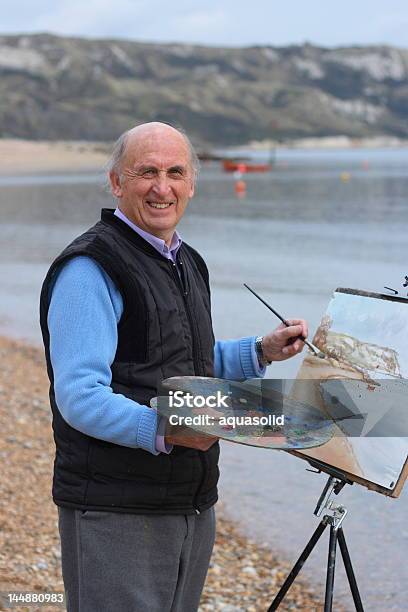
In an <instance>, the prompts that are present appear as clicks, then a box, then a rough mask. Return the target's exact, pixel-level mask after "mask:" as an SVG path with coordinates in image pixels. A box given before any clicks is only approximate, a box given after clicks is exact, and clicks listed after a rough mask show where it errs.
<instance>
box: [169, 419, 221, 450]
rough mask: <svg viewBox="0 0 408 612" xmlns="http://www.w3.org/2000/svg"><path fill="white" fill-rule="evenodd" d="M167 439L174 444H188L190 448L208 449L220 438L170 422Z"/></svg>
mask: <svg viewBox="0 0 408 612" xmlns="http://www.w3.org/2000/svg"><path fill="white" fill-rule="evenodd" d="M165 440H166V443H167V444H173V445H174V446H187V447H188V448H197V449H198V450H201V451H206V450H208V449H209V448H210V447H211V446H212V445H213V444H215V442H217V440H218V438H216V437H215V436H207V435H206V434H200V433H197V432H195V431H193V430H192V429H190V428H189V427H185V426H184V425H170V424H169V423H168V424H167V428H166V435H165Z"/></svg>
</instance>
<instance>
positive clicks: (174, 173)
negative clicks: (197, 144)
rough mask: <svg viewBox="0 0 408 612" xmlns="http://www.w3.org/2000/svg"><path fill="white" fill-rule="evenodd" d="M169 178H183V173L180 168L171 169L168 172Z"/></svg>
mask: <svg viewBox="0 0 408 612" xmlns="http://www.w3.org/2000/svg"><path fill="white" fill-rule="evenodd" d="M169 174H170V176H184V172H183V169H182V168H172V169H171V170H170V171H169Z"/></svg>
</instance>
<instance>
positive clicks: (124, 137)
mask: <svg viewBox="0 0 408 612" xmlns="http://www.w3.org/2000/svg"><path fill="white" fill-rule="evenodd" d="M165 125H168V126H170V127H172V128H174V129H175V130H177V131H178V132H180V134H181V135H182V136H183V138H184V140H185V142H186V145H187V148H188V151H189V154H190V163H191V167H192V169H193V175H194V177H193V178H194V182H195V181H196V180H197V177H198V173H199V170H200V160H199V159H198V155H197V153H196V151H195V149H194V147H193V145H192V143H191V140H190V139H189V137H188V136H187V134H186V133H185V131H184V130H183V129H182V128H180V127H175V126H174V125H171V124H170V123H166V124H165ZM131 131H132V130H131V129H130V130H127V131H126V132H123V134H121V135H120V136H119V138H118V139H117V141H116V142H115V144H114V145H113V149H112V154H111V156H110V158H109V160H108V162H107V164H106V170H107V173H108V175H109V174H110V173H111V172H115V173H116V174H119V175H120V172H121V165H122V160H123V157H124V155H125V151H126V146H127V143H128V140H129V135H130V133H131Z"/></svg>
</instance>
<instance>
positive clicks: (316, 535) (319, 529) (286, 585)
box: [268, 519, 327, 612]
mask: <svg viewBox="0 0 408 612" xmlns="http://www.w3.org/2000/svg"><path fill="white" fill-rule="evenodd" d="M326 527H327V522H326V521H325V520H324V519H323V520H322V521H321V522H320V523H319V525H318V526H317V529H316V531H315V532H314V534H313V535H312V537H311V538H310V540H309V542H308V543H307V544H306V547H305V549H304V551H303V552H302V554H301V555H300V557H299V559H298V560H297V561H296V563H295V565H294V566H293V568H292V570H291V571H290V573H289V575H288V577H287V578H286V580H285V582H284V583H283V585H282V586H281V588H280V589H279V591H278V594H277V595H276V597H275V599H274V600H273V602H272V603H271V605H270V607H269V608H268V612H274V611H275V610H277V609H278V606H279V604H280V603H281V601H282V599H283V598H284V597H285V595H286V593H287V592H288V591H289V589H290V587H291V586H292V583H293V582H294V580H295V578H296V576H297V575H298V573H299V572H300V570H301V569H302V567H303V565H304V563H305V561H306V559H307V558H308V556H309V555H310V553H311V552H312V550H313V548H314V547H315V546H316V543H317V541H318V539H319V538H320V536H321V535H322V533H323V531H324V530H325V529H326Z"/></svg>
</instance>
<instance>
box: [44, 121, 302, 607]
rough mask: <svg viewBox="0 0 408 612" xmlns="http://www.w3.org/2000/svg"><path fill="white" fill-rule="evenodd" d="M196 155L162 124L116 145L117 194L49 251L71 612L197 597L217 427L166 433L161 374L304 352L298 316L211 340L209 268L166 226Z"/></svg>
mask: <svg viewBox="0 0 408 612" xmlns="http://www.w3.org/2000/svg"><path fill="white" fill-rule="evenodd" d="M196 170H197V158H196V155H195V153H194V151H193V149H192V147H191V144H190V142H189V140H188V139H187V137H186V136H185V135H184V134H182V133H181V132H180V131H178V130H176V129H174V128H173V127H171V126H169V125H166V124H162V123H148V124H144V125H140V126H137V127H135V128H133V129H132V130H130V131H128V132H126V133H125V134H124V135H122V136H121V137H120V138H119V140H118V142H117V143H116V146H115V149H114V153H113V156H112V160H111V167H110V182H111V189H112V193H113V195H114V196H115V198H116V199H117V202H118V208H117V209H116V210H115V211H113V210H103V211H102V218H101V221H99V222H98V223H97V224H96V225H95V226H94V227H92V228H91V229H90V230H88V231H87V232H85V234H83V235H82V236H80V237H79V238H77V239H76V240H74V241H73V242H72V243H71V244H70V245H69V246H68V247H67V248H66V249H65V250H64V251H63V252H62V253H61V254H60V255H59V257H57V259H56V260H55V261H54V262H53V264H52V265H51V268H50V270H49V272H48V274H47V277H46V279H45V281H44V285H43V289H42V294H41V328H42V332H43V338H44V345H45V351H46V359H47V367H48V374H49V378H50V383H51V387H50V401H51V408H52V413H53V429H54V437H55V443H56V458H55V465H54V481H53V499H54V501H55V503H56V504H57V506H58V507H59V508H58V510H59V528H60V536H61V548H62V570H63V577H64V584H65V590H66V595H67V602H68V610H69V612H74V611H77V610H80V611H81V612H96V611H98V612H104V611H106V612H111V611H112V610H120V611H126V612H130V611H135V612H136V611H141V612H145V611H147V610H148V611H149V612H164V611H166V610H167V611H170V610H171V611H172V612H189V611H193V610H196V609H197V607H198V604H199V600H200V594H201V591H202V588H203V584H204V580H205V576H206V572H207V568H208V563H209V559H210V556H211V550H212V546H213V541H214V508H213V507H214V504H215V502H216V501H217V480H218V465H217V464H218V455H219V445H218V441H217V440H216V438H208V437H200V436H196V437H192V436H185V435H183V433H182V431H180V432H179V434H178V435H174V433H173V435H172V436H170V435H167V436H166V430H165V425H166V422H165V421H164V419H160V418H158V415H157V413H156V412H155V411H154V410H153V409H152V408H150V404H149V403H150V400H151V398H152V397H154V396H155V395H157V388H158V385H159V383H160V381H161V380H163V379H165V378H167V377H170V376H180V375H198V376H214V375H215V376H220V377H224V378H231V379H233V378H235V379H242V378H250V377H256V376H262V375H263V374H264V371H265V368H264V366H265V365H266V364H267V363H268V362H270V361H278V360H282V359H287V358H288V357H291V356H292V355H294V354H296V353H298V352H299V351H301V350H302V347H303V343H302V342H301V341H300V340H299V339H296V337H297V336H299V334H301V333H302V334H304V335H305V336H306V335H307V327H306V323H305V322H304V321H303V320H292V321H291V323H292V324H291V326H290V327H288V328H286V327H284V326H279V327H278V328H277V329H276V330H275V331H273V332H271V333H269V334H267V335H265V336H263V337H258V338H255V337H254V338H241V339H239V340H233V341H232V340H231V341H224V342H214V336H213V331H212V325H211V312H210V293H209V286H208V272H207V268H206V265H205V263H204V261H203V259H202V258H201V257H200V255H199V254H198V253H197V252H196V251H195V250H194V249H193V248H192V247H190V246H189V245H187V244H186V243H184V242H182V240H181V238H180V236H179V235H178V233H177V232H176V226H177V224H178V222H179V220H180V218H181V217H182V215H183V214H184V212H185V210H186V207H187V204H188V201H189V199H190V198H191V197H192V196H193V193H194V181H195V174H196Z"/></svg>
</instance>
